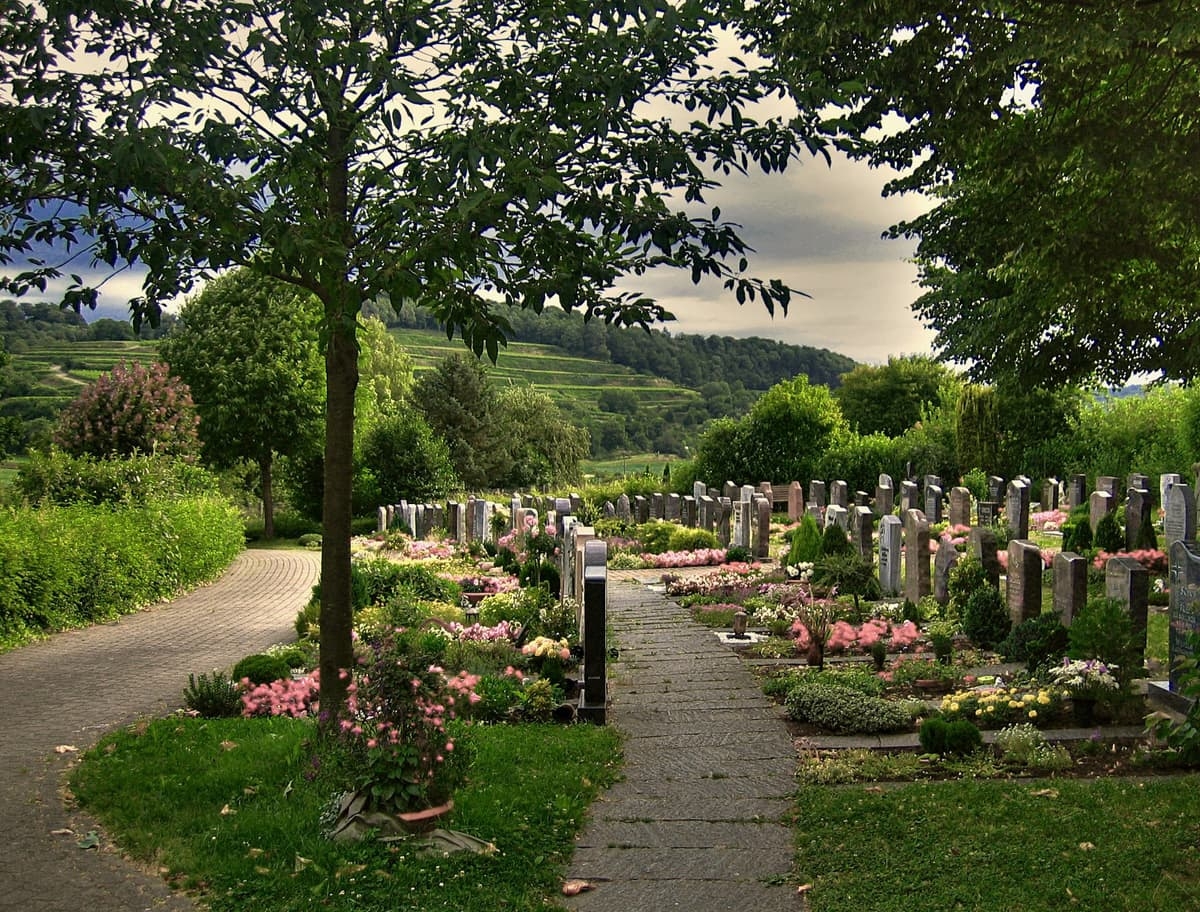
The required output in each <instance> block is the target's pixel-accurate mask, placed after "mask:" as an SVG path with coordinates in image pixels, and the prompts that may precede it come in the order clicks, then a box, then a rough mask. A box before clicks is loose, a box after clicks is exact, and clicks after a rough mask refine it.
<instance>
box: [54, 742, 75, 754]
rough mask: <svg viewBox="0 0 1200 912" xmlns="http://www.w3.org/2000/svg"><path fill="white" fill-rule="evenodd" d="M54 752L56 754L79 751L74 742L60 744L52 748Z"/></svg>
mask: <svg viewBox="0 0 1200 912" xmlns="http://www.w3.org/2000/svg"><path fill="white" fill-rule="evenodd" d="M54 753H56V754H77V753H79V748H77V747H76V746H75V745H74V744H60V745H58V746H57V747H56V748H54Z"/></svg>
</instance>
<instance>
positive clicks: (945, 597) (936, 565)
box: [933, 540, 958, 605]
mask: <svg viewBox="0 0 1200 912" xmlns="http://www.w3.org/2000/svg"><path fill="white" fill-rule="evenodd" d="M957 563H958V549H957V548H955V547H954V545H952V544H951V543H950V542H949V540H947V541H943V542H941V543H940V544H939V545H938V549H937V555H936V556H935V557H934V559H933V597H934V598H935V599H937V602H938V604H939V605H946V604H948V603H949V602H950V585H949V584H950V571H951V570H953V569H954V565H955V564H957Z"/></svg>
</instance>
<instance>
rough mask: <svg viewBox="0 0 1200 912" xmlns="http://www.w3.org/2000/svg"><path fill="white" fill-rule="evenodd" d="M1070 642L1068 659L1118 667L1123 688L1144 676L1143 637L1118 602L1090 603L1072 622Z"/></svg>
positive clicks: (1106, 599) (1116, 600)
mask: <svg viewBox="0 0 1200 912" xmlns="http://www.w3.org/2000/svg"><path fill="white" fill-rule="evenodd" d="M1067 641H1068V645H1067V655H1068V656H1070V657H1071V658H1072V659H1097V660H1099V661H1101V662H1103V663H1104V664H1105V665H1115V666H1116V667H1117V679H1118V680H1119V681H1120V682H1121V683H1122V684H1126V683H1128V682H1129V681H1131V680H1133V679H1134V678H1136V677H1140V676H1141V675H1142V673H1143V666H1144V664H1145V655H1144V654H1143V652H1142V642H1141V636H1140V635H1139V634H1138V633H1137V632H1135V631H1134V629H1133V618H1131V617H1130V616H1129V612H1128V611H1126V610H1125V605H1124V603H1122V602H1121V601H1120V600H1119V599H1109V598H1095V599H1089V600H1088V602H1087V604H1086V605H1084V606H1083V609H1082V610H1081V611H1080V612H1079V614H1078V615H1077V616H1076V617H1075V618H1074V619H1073V620H1072V621H1071V627H1070V630H1068V631H1067Z"/></svg>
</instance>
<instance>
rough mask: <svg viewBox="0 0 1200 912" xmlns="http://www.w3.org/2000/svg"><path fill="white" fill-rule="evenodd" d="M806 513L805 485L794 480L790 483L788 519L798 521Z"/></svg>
mask: <svg viewBox="0 0 1200 912" xmlns="http://www.w3.org/2000/svg"><path fill="white" fill-rule="evenodd" d="M803 515H804V485H802V484H800V482H798V481H793V482H792V483H791V484H790V485H788V521H789V522H797V521H799V519H800V517H802V516H803Z"/></svg>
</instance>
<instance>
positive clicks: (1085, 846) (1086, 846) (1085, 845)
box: [1079, 842, 1096, 852]
mask: <svg viewBox="0 0 1200 912" xmlns="http://www.w3.org/2000/svg"><path fill="white" fill-rule="evenodd" d="M1079 848H1081V849H1082V850H1083V851H1085V852H1090V851H1091V850H1092V849H1094V848H1096V846H1095V845H1094V844H1093V843H1090V842H1081V843H1079Z"/></svg>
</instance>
